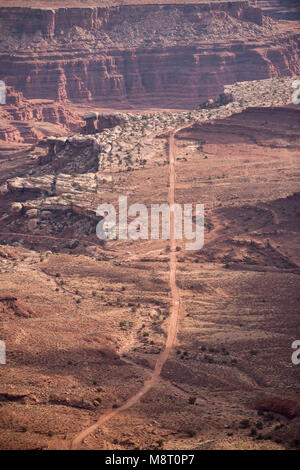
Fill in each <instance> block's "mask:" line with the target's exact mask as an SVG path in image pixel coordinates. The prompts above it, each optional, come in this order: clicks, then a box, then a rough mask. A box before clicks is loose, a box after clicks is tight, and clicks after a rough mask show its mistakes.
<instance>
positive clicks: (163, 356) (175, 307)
mask: <svg viewBox="0 0 300 470" xmlns="http://www.w3.org/2000/svg"><path fill="white" fill-rule="evenodd" d="M175 178H176V174H175V156H174V134H173V133H172V134H170V136H169V192H168V203H169V205H170V206H171V205H172V204H174V201H175ZM170 212H171V215H170V221H171V233H170V235H171V237H170V261H169V265H170V277H169V282H170V289H171V309H170V316H169V325H168V336H167V341H166V344H165V349H164V350H163V351H162V352H161V353H160V355H159V356H158V359H157V362H156V364H155V368H154V370H153V372H152V373H151V375H150V377H149V379H148V380H147V381H146V382H145V383H144V385H143V387H142V388H141V389H140V390H139V391H138V392H137V393H136V394H135V395H133V396H132V397H131V398H129V400H127V401H126V402H125V403H124V404H123V405H122V406H120V407H119V408H116V409H113V410H112V411H110V412H109V413H106V414H104V415H102V416H100V417H99V419H98V420H97V421H96V423H94V424H93V425H91V426H89V427H88V428H86V429H83V431H81V432H80V433H79V434H78V435H77V436H75V438H74V439H73V440H72V442H71V449H77V448H78V446H79V445H80V444H81V443H82V441H83V440H84V439H85V438H86V437H87V436H89V435H90V434H92V433H93V432H94V431H96V430H97V429H98V428H99V427H100V426H101V425H103V424H104V423H106V422H107V421H109V420H110V419H112V418H113V417H114V416H116V415H118V414H120V413H121V412H123V411H126V410H128V409H129V408H131V407H132V406H133V405H135V404H136V403H138V402H139V400H140V399H141V398H142V397H143V396H144V395H145V394H146V393H147V392H148V391H149V390H150V389H151V388H152V387H153V386H154V385H155V383H156V381H157V380H158V378H159V376H160V374H161V371H162V368H163V365H164V364H165V362H166V360H167V359H168V357H169V354H170V351H171V349H172V347H173V345H174V343H175V340H176V332H177V323H178V316H179V310H180V295H179V289H178V287H177V284H176V241H175V238H174V213H173V212H172V211H170Z"/></svg>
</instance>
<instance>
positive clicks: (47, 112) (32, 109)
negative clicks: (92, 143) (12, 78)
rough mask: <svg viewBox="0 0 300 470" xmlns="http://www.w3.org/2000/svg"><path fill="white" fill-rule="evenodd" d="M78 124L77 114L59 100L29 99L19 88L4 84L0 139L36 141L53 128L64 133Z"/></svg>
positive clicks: (6, 140)
mask: <svg viewBox="0 0 300 470" xmlns="http://www.w3.org/2000/svg"><path fill="white" fill-rule="evenodd" d="M51 124H54V126H51ZM81 124H82V120H81V119H80V118H79V116H78V115H76V114H74V113H71V112H70V111H68V110H67V109H66V108H65V107H64V106H62V104H59V103H56V102H53V101H51V100H28V99H25V98H24V96H23V94H22V93H21V92H16V91H15V90H14V89H13V88H12V87H6V104H5V105H1V106H0V143H1V140H2V141H5V142H19V143H35V142H36V141H37V140H38V139H40V138H41V137H43V136H44V135H50V134H51V133H53V131H56V132H57V133H58V134H59V133H61V134H64V133H66V132H67V131H68V130H72V129H73V130H74V129H77V128H78V127H80V125H81ZM56 126H57V127H56Z"/></svg>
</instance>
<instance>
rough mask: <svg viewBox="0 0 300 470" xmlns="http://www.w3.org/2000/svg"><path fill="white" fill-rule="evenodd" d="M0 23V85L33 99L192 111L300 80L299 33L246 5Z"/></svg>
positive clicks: (44, 16) (10, 15) (97, 12)
mask: <svg viewBox="0 0 300 470" xmlns="http://www.w3.org/2000/svg"><path fill="white" fill-rule="evenodd" d="M24 18H25V21H24ZM1 21H2V31H3V33H2V42H1V43H2V53H1V55H0V64H1V70H2V74H3V76H2V77H1V78H2V79H3V78H4V79H5V80H6V81H7V83H8V84H9V85H12V86H14V87H15V88H16V89H17V90H19V91H22V92H23V93H24V95H25V96H26V97H27V98H31V99H32V98H38V99H39V98H43V99H54V100H61V101H63V100H67V99H69V100H72V101H86V100H89V101H91V100H95V101H97V102H98V104H99V105H100V106H101V105H104V106H107V105H122V106H128V105H130V104H135V105H136V104H138V105H142V106H159V107H169V108H170V107H178V108H188V107H195V105H197V104H198V103H199V102H201V101H203V100H204V99H206V98H209V97H212V96H216V95H218V94H219V93H220V92H222V91H223V86H224V84H229V83H234V82H236V81H243V80H254V79H264V78H268V77H276V76H281V75H283V76H287V75H293V74H296V73H298V72H299V71H300V65H299V60H298V56H297V49H298V36H297V31H295V32H292V33H291V31H289V33H285V32H284V29H283V28H282V25H280V27H279V25H278V24H277V22H276V21H274V20H272V19H270V18H266V17H264V16H263V15H262V12H261V10H260V9H259V8H255V7H253V6H250V5H249V4H248V3H247V2H243V1H241V2H233V3H230V2H224V3H215V4H214V3H207V4H199V5H195V4H182V5H180V4H174V5H172V4H168V5H140V6H137V5H127V6H116V7H107V8H102V7H99V8H98V7H89V8H58V9H38V8H37V9H30V8H2V9H1ZM289 30H291V25H289Z"/></svg>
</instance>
